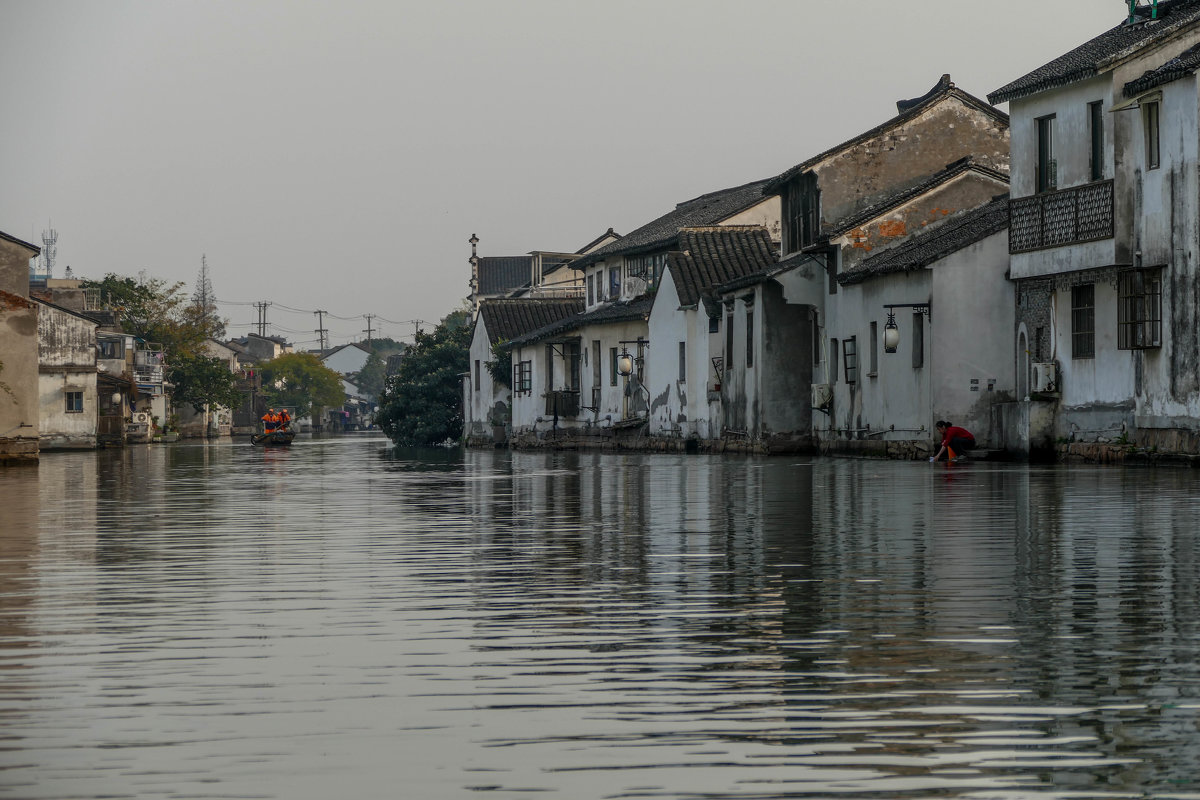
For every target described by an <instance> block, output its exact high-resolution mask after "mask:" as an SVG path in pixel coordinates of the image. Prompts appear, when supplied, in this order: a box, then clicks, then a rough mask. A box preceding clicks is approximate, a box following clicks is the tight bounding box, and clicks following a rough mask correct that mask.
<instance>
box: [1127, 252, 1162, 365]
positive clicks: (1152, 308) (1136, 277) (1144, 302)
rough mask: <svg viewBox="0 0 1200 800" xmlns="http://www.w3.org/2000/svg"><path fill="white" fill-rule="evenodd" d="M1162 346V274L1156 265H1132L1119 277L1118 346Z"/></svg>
mask: <svg viewBox="0 0 1200 800" xmlns="http://www.w3.org/2000/svg"><path fill="white" fill-rule="evenodd" d="M1160 346H1162V278H1161V276H1160V275H1159V270H1157V269H1131V270H1126V271H1124V272H1122V273H1121V274H1120V275H1119V276H1118V278H1117V347H1118V348H1120V349H1121V350H1145V349H1149V348H1153V347H1160Z"/></svg>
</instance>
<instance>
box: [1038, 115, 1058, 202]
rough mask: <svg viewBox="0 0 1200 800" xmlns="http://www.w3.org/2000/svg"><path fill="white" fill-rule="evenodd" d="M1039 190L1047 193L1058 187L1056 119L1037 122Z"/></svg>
mask: <svg viewBox="0 0 1200 800" xmlns="http://www.w3.org/2000/svg"><path fill="white" fill-rule="evenodd" d="M1037 136H1038V145H1037V146H1038V149H1037V190H1038V191H1039V192H1046V191H1049V190H1051V189H1055V188H1057V187H1058V161H1057V160H1055V158H1054V117H1053V116H1049V117H1042V118H1041V119H1039V120H1037Z"/></svg>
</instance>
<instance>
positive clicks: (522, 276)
mask: <svg viewBox="0 0 1200 800" xmlns="http://www.w3.org/2000/svg"><path fill="white" fill-rule="evenodd" d="M532 276H533V257H532V256H488V257H485V258H480V259H479V286H478V287H477V288H476V292H478V293H479V294H485V295H486V294H504V293H505V292H510V291H512V290H513V289H519V288H521V287H522V286H525V285H526V284H528V283H529V282H530V280H532Z"/></svg>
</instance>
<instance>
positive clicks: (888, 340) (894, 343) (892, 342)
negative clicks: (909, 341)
mask: <svg viewBox="0 0 1200 800" xmlns="http://www.w3.org/2000/svg"><path fill="white" fill-rule="evenodd" d="M899 346H900V329H899V328H898V327H896V315H895V314H894V313H892V312H891V311H889V312H888V318H887V324H886V325H884V326H883V352H885V353H894V352H896V348H898V347H899Z"/></svg>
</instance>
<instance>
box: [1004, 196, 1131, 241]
mask: <svg viewBox="0 0 1200 800" xmlns="http://www.w3.org/2000/svg"><path fill="white" fill-rule="evenodd" d="M1008 213H1009V227H1008V252H1010V253H1028V252H1030V251H1032V250H1043V249H1045V248H1047V247H1063V246H1064V245H1070V244H1080V243H1082V242H1094V241H1098V240H1100V239H1111V238H1112V237H1113V182H1112V181H1097V182H1096V183H1088V184H1085V185H1083V186H1075V187H1072V188H1070V189H1062V190H1059V191H1057V192H1044V193H1042V194H1035V195H1033V196H1032V197H1022V198H1019V199H1016V200H1013V201H1012V202H1011V203H1010V204H1009V212H1008Z"/></svg>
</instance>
